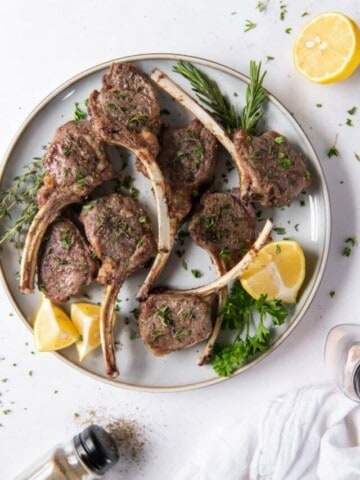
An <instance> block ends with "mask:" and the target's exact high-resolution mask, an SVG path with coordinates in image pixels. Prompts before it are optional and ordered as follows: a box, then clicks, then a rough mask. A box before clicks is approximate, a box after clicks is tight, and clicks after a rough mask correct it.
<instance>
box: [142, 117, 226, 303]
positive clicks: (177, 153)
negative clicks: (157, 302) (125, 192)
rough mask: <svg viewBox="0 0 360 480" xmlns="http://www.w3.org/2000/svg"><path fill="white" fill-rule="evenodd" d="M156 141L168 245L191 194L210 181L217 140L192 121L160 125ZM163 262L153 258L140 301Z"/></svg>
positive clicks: (190, 203)
mask: <svg viewBox="0 0 360 480" xmlns="http://www.w3.org/2000/svg"><path fill="white" fill-rule="evenodd" d="M160 144H161V150H160V154H159V156H158V158H157V162H158V164H159V166H160V168H161V170H162V172H163V174H164V176H165V178H166V180H167V181H168V184H169V186H170V190H171V197H170V202H169V208H170V215H171V227H172V228H171V247H172V245H173V243H174V239H175V234H176V231H177V230H178V228H179V227H180V225H181V224H182V222H183V221H184V219H185V218H186V216H187V215H188V214H189V212H190V210H191V208H192V204H193V198H194V194H198V192H199V190H201V189H202V188H203V187H205V186H207V185H209V184H210V183H211V181H212V180H213V177H214V172H215V161H216V153H217V142H216V140H215V138H214V137H213V136H212V135H211V134H210V133H209V132H208V131H207V130H206V129H205V128H204V127H203V126H202V125H201V123H200V122H199V121H198V120H194V121H192V122H191V123H190V125H189V126H187V127H186V128H178V129H174V128H171V127H163V129H162V131H161V136H160ZM165 263H166V258H165V257H164V256H161V257H160V259H159V261H156V260H155V262H154V264H153V266H152V268H151V270H150V271H149V273H148V276H147V278H146V279H145V282H144V284H143V285H142V287H141V289H140V290H139V292H138V295H137V298H138V299H141V300H144V299H145V298H146V297H147V295H148V292H149V290H150V289H151V287H152V286H153V285H154V283H155V281H156V280H157V278H158V277H159V275H160V273H161V271H162V270H163V268H164V266H165Z"/></svg>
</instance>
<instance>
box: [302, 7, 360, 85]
mask: <svg viewBox="0 0 360 480" xmlns="http://www.w3.org/2000/svg"><path fill="white" fill-rule="evenodd" d="M294 61H295V65H296V68H297V69H298V70H299V72H301V73H302V74H303V75H305V77H307V78H308V79H309V80H312V81H313V82H317V83H332V82H336V81H339V80H344V79H346V78H348V77H349V76H350V75H351V74H352V73H353V72H354V71H355V70H356V68H357V67H358V66H359V65H360V29H359V26H358V25H357V24H356V23H355V22H354V20H352V19H351V18H349V17H347V16H346V15H344V14H342V13H339V12H327V13H322V14H321V15H318V16H317V17H315V18H313V19H312V20H310V22H308V23H307V24H306V25H305V26H304V28H303V29H302V31H301V32H300V34H299V36H298V38H297V40H296V42H295V45H294Z"/></svg>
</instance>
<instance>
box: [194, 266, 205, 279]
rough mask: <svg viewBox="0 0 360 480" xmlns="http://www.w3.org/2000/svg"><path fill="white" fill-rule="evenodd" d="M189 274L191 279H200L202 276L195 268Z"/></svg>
mask: <svg viewBox="0 0 360 480" xmlns="http://www.w3.org/2000/svg"><path fill="white" fill-rule="evenodd" d="M191 273H192V274H193V277H195V278H201V277H202V276H203V273H202V272H201V271H200V270H198V269H196V268H194V269H192V270H191Z"/></svg>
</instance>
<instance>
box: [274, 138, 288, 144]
mask: <svg viewBox="0 0 360 480" xmlns="http://www.w3.org/2000/svg"><path fill="white" fill-rule="evenodd" d="M274 142H275V143H277V144H278V145H283V143H284V142H285V140H284V138H283V137H275V138H274Z"/></svg>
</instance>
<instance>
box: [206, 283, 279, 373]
mask: <svg viewBox="0 0 360 480" xmlns="http://www.w3.org/2000/svg"><path fill="white" fill-rule="evenodd" d="M223 315H224V319H223V324H222V328H223V329H228V330H229V329H230V330H233V331H236V336H235V339H234V340H233V342H232V343H231V344H221V343H216V344H215V348H214V355H213V358H212V362H211V363H212V366H213V368H214V370H215V371H216V372H217V373H218V375H220V376H223V377H229V376H230V375H231V374H232V373H233V372H234V371H235V370H236V369H237V368H238V367H240V366H241V365H243V364H244V363H246V362H247V361H248V360H250V359H251V358H252V357H254V356H255V355H257V354H258V353H260V352H264V351H265V350H267V349H268V348H269V347H270V341H271V336H272V330H273V327H277V326H280V325H282V324H283V323H284V322H285V320H286V318H287V316H288V311H287V309H286V308H285V307H284V305H283V304H282V302H281V301H280V300H268V299H267V297H266V295H261V296H260V298H259V299H258V300H254V299H253V298H252V297H250V295H249V294H248V293H247V292H245V290H244V289H243V288H242V286H241V284H240V281H239V280H236V281H235V282H234V284H233V286H232V289H231V294H230V296H229V298H228V301H227V303H226V304H225V307H224V309H223ZM255 317H257V318H258V320H257V324H256V326H255V330H254V332H251V331H250V330H251V329H250V327H251V325H252V324H254V323H255ZM266 318H270V319H271V324H272V325H271V326H270V327H269V326H267V324H265V320H266Z"/></svg>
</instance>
